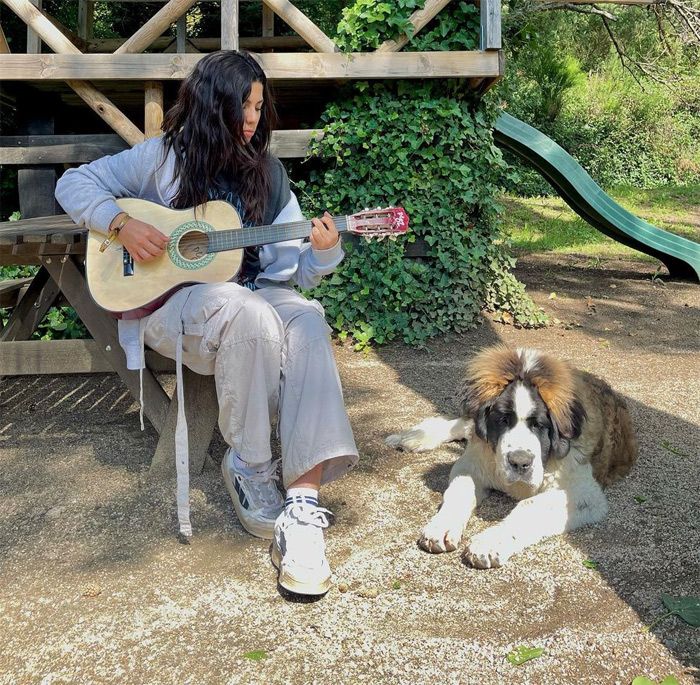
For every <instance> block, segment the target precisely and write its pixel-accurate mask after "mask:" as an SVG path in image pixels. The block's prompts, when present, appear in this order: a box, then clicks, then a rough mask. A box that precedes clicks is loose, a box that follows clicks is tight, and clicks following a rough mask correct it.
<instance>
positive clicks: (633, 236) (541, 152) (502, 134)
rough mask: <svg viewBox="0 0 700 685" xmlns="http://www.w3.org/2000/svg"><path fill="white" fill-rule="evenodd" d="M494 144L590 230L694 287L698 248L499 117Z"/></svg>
mask: <svg viewBox="0 0 700 685" xmlns="http://www.w3.org/2000/svg"><path fill="white" fill-rule="evenodd" d="M494 140H495V141H496V143H497V144H498V145H499V146H500V147H502V148H504V149H506V150H510V151H511V152H513V153H515V154H516V155H518V156H519V157H521V158H522V159H523V160H524V161H525V162H526V163H527V164H528V165H529V166H531V167H533V168H534V169H536V170H537V171H538V172H539V173H540V174H542V176H544V178H545V179H547V181H549V183H551V185H552V186H553V187H554V189H555V190H556V191H557V193H558V194H559V195H561V197H562V198H563V199H564V200H565V201H566V203H567V204H568V205H569V206H570V207H571V209H573V210H574V211H575V212H576V213H577V214H578V215H579V216H580V217H581V218H582V219H584V220H585V221H587V222H588V223H589V224H590V225H591V226H593V227H594V228H597V229H598V230H599V231H602V232H603V233H605V235H607V236H608V237H610V238H612V239H613V240H617V241H618V242H620V243H622V244H623V245H627V246H629V247H632V248H634V249H635V250H639V251H640V252H645V253H646V254H648V255H651V256H652V257H656V258H657V259H658V260H660V261H661V262H663V263H664V264H665V265H666V267H667V268H668V271H669V273H670V274H671V276H672V277H673V278H682V279H686V280H691V281H695V282H696V283H697V282H700V244H698V243H695V242H693V241H692V240H688V239H687V238H682V237H681V236H677V235H673V234H672V233H669V232H668V231H663V230H661V229H660V228H656V226H652V225H651V224H649V223H647V222H646V221H644V220H643V219H640V218H639V217H637V216H635V215H634V214H631V213H630V212H628V211H627V210H626V209H624V208H623V207H621V206H620V205H619V204H617V202H615V200H613V199H612V198H611V197H610V196H609V195H606V194H605V193H604V192H603V190H602V189H601V188H600V187H599V186H598V185H597V184H596V183H595V181H594V180H593V179H592V178H591V177H590V176H589V175H588V174H587V173H586V171H585V170H584V169H583V167H582V166H581V165H580V164H579V163H578V162H577V161H576V160H575V159H574V158H573V157H572V156H571V155H570V154H568V153H567V152H566V150H564V149H563V148H561V147H560V146H559V145H557V144H556V143H555V142H554V141H553V140H552V139H551V138H548V137H547V136H545V135H544V134H543V133H540V131H538V130H537V129H536V128H533V127H532V126H529V125H528V124H526V123H525V122H524V121H520V120H519V119H516V118H515V117H512V116H510V114H505V113H503V114H501V116H500V117H499V118H498V120H497V121H496V128H495V129H494Z"/></svg>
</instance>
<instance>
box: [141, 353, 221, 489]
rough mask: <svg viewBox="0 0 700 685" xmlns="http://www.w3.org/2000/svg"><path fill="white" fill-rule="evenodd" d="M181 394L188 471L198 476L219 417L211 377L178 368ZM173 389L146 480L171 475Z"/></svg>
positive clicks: (175, 413)
mask: <svg viewBox="0 0 700 685" xmlns="http://www.w3.org/2000/svg"><path fill="white" fill-rule="evenodd" d="M182 379H183V392H184V395H185V403H184V404H185V417H186V419H187V438H188V444H189V462H190V472H191V473H200V472H201V471H202V469H203V468H204V461H205V459H206V458H207V452H208V449H209V444H210V443H211V439H212V436H213V435H214V428H215V427H216V423H217V419H218V416H219V402H218V400H217V397H216V386H215V384H214V377H213V376H201V375H199V374H198V373H195V372H194V371H191V370H190V369H188V368H187V367H186V366H185V367H183V369H182ZM177 408H178V401H177V390H176V391H175V392H174V393H173V398H172V400H171V401H170V407H169V408H168V415H167V416H166V418H165V425H164V426H163V430H162V431H161V434H160V439H159V440H158V445H157V447H156V451H155V454H154V455H153V459H152V460H151V468H150V470H149V477H152V478H163V477H164V476H165V477H167V476H171V475H175V426H176V424H177Z"/></svg>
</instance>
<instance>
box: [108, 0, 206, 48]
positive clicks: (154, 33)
mask: <svg viewBox="0 0 700 685" xmlns="http://www.w3.org/2000/svg"><path fill="white" fill-rule="evenodd" d="M196 2H197V0H170V2H168V4H167V5H165V7H162V8H161V9H159V10H158V11H157V12H156V13H155V14H154V15H153V16H152V17H151V18H150V19H149V20H148V21H147V22H146V23H145V24H144V25H143V26H142V27H141V28H140V29H139V30H138V31H137V32H136V33H135V34H134V35H133V36H131V38H128V39H127V40H126V41H124V43H122V45H121V46H120V47H119V48H118V49H117V50H115V52H114V54H115V55H124V54H129V53H132V54H133V53H139V52H143V51H144V50H145V49H146V48H147V47H148V46H149V45H150V44H151V43H152V42H153V41H154V40H155V39H156V38H158V36H160V35H161V34H162V33H163V32H164V31H165V30H166V29H167V28H168V27H169V26H170V24H172V23H173V22H175V21H177V20H178V19H179V18H180V17H181V16H182V15H183V14H184V13H185V12H187V10H188V9H189V8H190V7H192V5H194V4H195V3H196Z"/></svg>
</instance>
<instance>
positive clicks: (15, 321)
mask: <svg viewBox="0 0 700 685" xmlns="http://www.w3.org/2000/svg"><path fill="white" fill-rule="evenodd" d="M58 294H59V287H58V285H57V284H56V282H55V281H54V280H53V279H52V278H50V277H49V273H48V271H47V270H46V269H45V268H43V267H42V268H41V269H39V271H38V273H37V274H36V276H34V278H33V279H32V282H31V284H30V286H29V288H28V289H27V292H26V293H25V294H24V297H22V299H21V300H20V301H19V302H18V303H17V305H16V306H15V308H14V309H13V311H12V314H10V318H9V320H8V322H7V325H6V326H5V327H4V328H3V329H2V331H0V341H7V340H28V339H29V338H30V337H31V335H32V333H34V331H35V330H36V329H37V327H38V326H39V324H40V323H41V321H42V319H43V318H44V316H45V315H46V312H47V311H48V310H49V308H50V307H52V306H53V304H54V302H55V301H56V299H57V297H58ZM0 348H2V345H0Z"/></svg>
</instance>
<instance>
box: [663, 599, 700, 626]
mask: <svg viewBox="0 0 700 685" xmlns="http://www.w3.org/2000/svg"><path fill="white" fill-rule="evenodd" d="M661 600H662V601H663V603H664V605H665V606H666V608H667V609H668V610H669V611H670V612H671V613H672V614H676V616H680V617H681V618H682V619H683V620H684V621H685V622H686V623H688V624H689V625H691V626H693V627H695V628H698V627H700V597H692V596H689V597H671V595H661Z"/></svg>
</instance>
